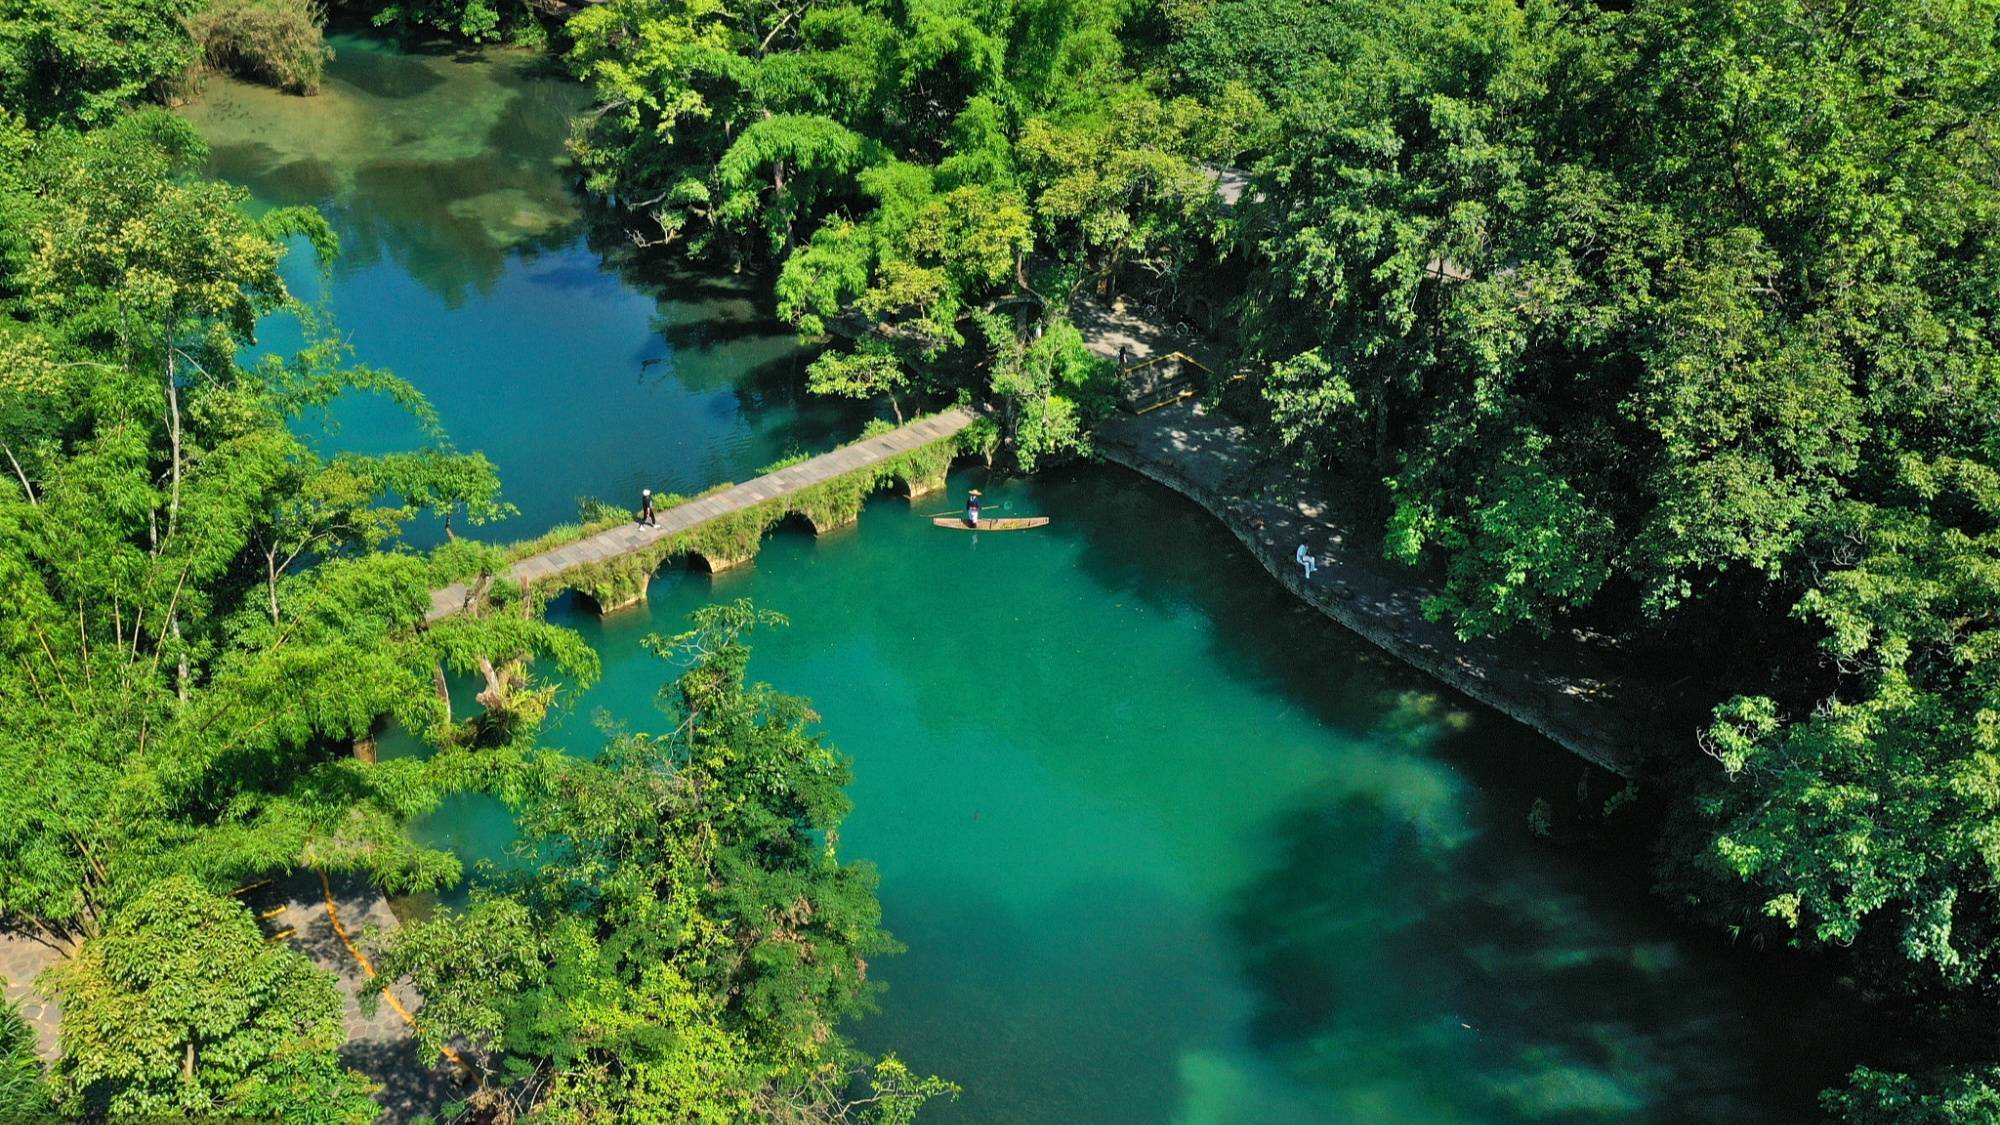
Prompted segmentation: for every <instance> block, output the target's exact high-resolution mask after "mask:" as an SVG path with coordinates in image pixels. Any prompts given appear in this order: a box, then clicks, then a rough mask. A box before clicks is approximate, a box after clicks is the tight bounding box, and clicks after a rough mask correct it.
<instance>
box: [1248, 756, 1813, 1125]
mask: <svg viewBox="0 0 2000 1125" xmlns="http://www.w3.org/2000/svg"><path fill="white" fill-rule="evenodd" d="M1268 827H1269V839H1270V841H1271V848H1272V853H1273V860H1274V862H1273V863H1272V865H1271V866H1270V868H1269V869H1268V870H1266V871H1265V872H1264V873H1263V874H1261V875H1260V876H1258V877H1257V878H1255V879H1253V880H1251V881H1250V882H1249V883H1248V884H1247V885H1246V886H1245V887H1244V888H1243V889H1242V891H1241V892H1240V893H1239V894H1238V895H1237V897H1236V901H1235V903H1234V905H1233V906H1232V908H1231V909H1230V913H1229V917H1230V925H1231V928H1232V929H1233V930H1234V932H1235V934H1236V937H1237V942H1238V947H1239V949H1240V951H1241V956H1242V966H1241V971H1242V973H1243V976H1244V978H1245V979H1246V980H1247V981H1249V982H1250V983H1251V984H1252V985H1253V986H1254V988H1255V990H1256V992H1257V995H1258V997H1259V1001H1258V1007H1257V1011H1256V1014H1255V1016H1254V1017H1253V1020H1252V1022H1251V1027H1252V1035H1253V1036H1254V1037H1255V1039H1256V1041H1257V1042H1258V1044H1259V1045H1260V1046H1261V1047H1263V1048H1265V1049H1266V1050H1267V1051H1269V1052H1271V1053H1272V1054H1274V1055H1275V1056H1276V1057H1278V1058H1280V1059H1282V1060H1283V1061H1284V1063H1285V1065H1286V1066H1287V1067H1288V1068H1289V1069H1290V1070H1292V1071H1293V1072H1294V1073H1295V1074H1296V1075H1297V1077H1299V1078H1300V1080H1302V1081H1305V1082H1309V1083H1324V1084H1332V1083H1334V1082H1336V1081H1337V1082H1339V1083H1341V1084H1345V1085H1353V1084H1357V1083H1361V1084H1367V1083H1370V1082H1381V1083H1385V1084H1386V1083H1392V1082H1395V1081H1396V1080H1398V1077H1399V1076H1402V1075H1408V1074H1424V1073H1430V1074H1441V1073H1449V1072H1450V1070H1451V1069H1452V1063H1453V1061H1454V1060H1462V1059H1463V1058H1464V1057H1465V1056H1466V1055H1467V1054H1468V1053H1470V1054H1472V1055H1473V1056H1475V1057H1477V1058H1478V1059H1479V1060H1480V1065H1479V1066H1478V1068H1477V1071H1476V1073H1475V1074H1471V1075H1468V1074H1465V1073H1463V1072H1461V1073H1460V1074H1459V1075H1457V1076H1456V1077H1455V1078H1453V1079H1452V1080H1447V1081H1438V1082H1435V1083H1434V1084H1433V1085H1432V1086H1431V1089H1430V1093H1431V1095H1432V1096H1433V1097H1438V1098H1441V1099H1443V1100H1445V1101H1447V1102H1448V1103H1449V1105H1450V1108H1451V1111H1452V1113H1453V1114H1454V1115H1455V1116H1460V1117H1463V1118H1466V1119H1471V1120H1523V1121H1528V1120H1550V1119H1558V1120H1610V1119H1618V1120H1654V1121H1678V1120H1704V1121H1752V1120H1771V1119H1773V1118H1774V1117H1780V1118H1781V1117H1787V1116H1792V1115H1795V1114H1797V1112H1798V1111H1799V1109H1800V1107H1803V1106H1806V1105H1810V1104H1811V1100H1812V1096H1813V1092H1814V1091H1815V1090H1817V1089H1819V1088H1820V1087H1822V1086H1824V1085H1826V1084H1828V1083H1829V1082H1831V1081H1833V1080H1835V1079H1836V1078H1837V1077H1838V1076H1837V1074H1836V1073H1832V1072H1830V1070H1831V1068H1829V1067H1828V1066H1827V1063H1828V1061H1829V1059H1828V1057H1827V1056H1828V1055H1829V1054H1831V1055H1832V1056H1833V1057H1834V1058H1835V1059H1838V1058H1846V1057H1848V1056H1846V1055H1844V1054H1839V1053H1838V1052H1828V1051H1826V1050H1825V1048H1826V1046H1827V1040H1828V1038H1829V1031H1828V1029H1829V1027H1837V1026H1838V1024H1829V1023H1828V1022H1827V1021H1828V1020H1829V1018H1830V1017H1832V1016H1834V1015H1835V1014H1836V1013H1835V1012H1833V1011H1832V1010H1831V1009H1832V1008H1833V1005H1831V1004H1827V1003H1823V1002H1818V1001H1816V1000H1814V999H1813V998H1812V994H1811V992H1809V991H1808V990H1807V989H1806V988H1804V987H1801V986H1802V985H1805V984H1807V983H1808V982H1805V981H1799V980H1793V981H1790V982H1787V983H1784V984H1774V983H1773V982H1771V981H1769V980H1761V981H1760V980H1753V979H1752V977H1751V973H1750V969H1751V966H1749V965H1746V964H1744V963H1742V962H1741V961H1740V960H1738V961H1735V962H1725V960H1724V957H1723V956H1722V955H1721V954H1720V953H1719V951H1715V950H1709V949H1700V948H1693V949H1690V948H1684V945H1683V942H1684V939H1685V938H1686V937H1687V936H1688V935H1676V934H1674V933H1673V932H1672V930H1671V929H1670V928H1668V927H1662V926H1658V925H1650V926H1649V925H1647V920H1648V919H1651V918H1655V917H1657V916H1658V914H1659V913H1660V906H1659V904H1658V903H1657V902H1648V901H1646V900H1644V898H1643V896H1642V895H1639V894H1635V893H1632V892H1633V888H1632V887H1631V880H1630V879H1629V878H1620V877H1617V876H1616V875H1613V876H1611V877H1591V876H1579V875H1578V874H1577V872H1576V871H1575V868H1576V867H1577V863H1576V862H1575V860H1576V857H1565V856H1562V855H1559V854H1555V853H1550V852H1542V853H1540V854H1535V855H1526V856H1523V855H1521V854H1520V852H1521V849H1519V848H1515V847H1509V846H1507V845H1506V844H1505V843H1504V842H1502V843H1496V842H1494V841H1491V840H1489V841H1487V842H1485V843H1484V844H1483V845H1481V846H1480V847H1453V846H1451V845H1450V844H1449V843H1447V842H1444V841H1440V840H1438V839H1436V838H1434V837H1432V836H1430V835H1429V834H1428V833H1426V832H1425V831H1424V830H1423V829H1422V828H1421V827H1420V826H1418V825H1415V824H1414V823H1412V822H1408V821H1403V820H1401V819H1399V818H1398V817H1396V816H1395V815H1394V814H1393V812H1392V811H1391V810H1389V809H1385V808H1384V807H1382V806H1381V805H1380V804H1378V803H1376V802H1373V801H1371V800H1368V799H1366V798H1364V797H1362V796H1359V795H1352V794H1349V795H1337V794H1327V795H1324V796H1323V798H1322V799H1320V800H1316V801H1311V802H1306V803H1302V804H1300V805H1299V806H1298V807H1296V808H1294V809H1293V810H1291V811H1289V812H1286V813H1284V814H1282V815H1280V816H1278V817H1277V818H1275V819H1274V821H1273V822H1272V823H1271V824H1270V825H1269V826H1268ZM1501 831H1505V829H1504V828H1503V829H1501ZM1585 866H1592V865H1588V864H1586V865H1585ZM1364 885H1366V886H1371V887H1373V888H1374V891H1373V892H1372V893H1371V896H1370V899H1369V900H1368V901H1366V903H1365V905H1364V904H1362V903H1357V901H1356V899H1355V897H1354V895H1353V889H1354V888H1355V887H1357V886H1364ZM1793 975H1797V974H1793ZM1758 1001H1770V1003H1768V1004H1760V1003H1758ZM1467 1041H1470V1042H1471V1043H1472V1044H1473V1045H1472V1047H1471V1049H1470V1051H1469V1052H1468V1049H1467V1047H1466V1046H1465V1044H1466V1042H1467ZM1815 1047H1816V1048H1818V1050H1812V1049H1810V1048H1815Z"/></svg>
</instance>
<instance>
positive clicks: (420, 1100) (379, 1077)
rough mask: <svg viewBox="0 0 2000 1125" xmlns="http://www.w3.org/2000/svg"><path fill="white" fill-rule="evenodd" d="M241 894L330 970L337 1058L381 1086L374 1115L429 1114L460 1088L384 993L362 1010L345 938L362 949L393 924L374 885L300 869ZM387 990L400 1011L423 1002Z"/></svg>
mask: <svg viewBox="0 0 2000 1125" xmlns="http://www.w3.org/2000/svg"><path fill="white" fill-rule="evenodd" d="M329 892H331V894H330V895H329ZM329 897H331V899H332V905H333V912H334V913H337V914H338V916H339V919H340V930H345V931H346V933H345V937H343V935H342V933H341V932H340V930H336V929H335V927H334V923H333V913H330V912H329V911H328V909H327V906H328V899H329ZM243 901H244V904H245V905H247V906H249V907H250V908H251V909H252V910H253V911H255V912H256V913H257V915H258V916H259V919H260V920H261V921H262V924H263V926H264V929H265V932H267V933H271V934H278V933H283V932H285V931H286V930H290V931H291V933H290V935H289V940H290V941H291V943H292V945H293V946H294V947H295V948H297V949H298V950H299V951H300V952H301V953H304V954H305V955H306V956H307V957H310V958H311V959H312V962H313V964H315V965H318V966H319V967H320V968H322V969H325V970H327V971H328V972H331V973H332V974H333V977H334V983H335V985H336V986H337V987H338V988H339V989H340V1001H341V1019H342V1021H343V1022H344V1023H345V1024H346V1026H347V1042H346V1043H345V1044H344V1045H342V1047H341V1048H340V1060H341V1061H342V1062H343V1063H346V1064H347V1065H348V1066H350V1067H352V1068H354V1069H355V1070H358V1071H360V1072H361V1073H362V1074H364V1075H366V1076H367V1077H368V1078H369V1080H370V1081H373V1082H375V1083H377V1084H379V1085H380V1086H381V1087H382V1090H381V1092H379V1093H377V1094H376V1095H375V1100H376V1101H377V1102H378V1103H380V1104H381V1106H382V1110H383V1113H382V1118H381V1120H383V1121H386V1122H398V1121H409V1120H412V1119H414V1118H416V1117H419V1116H423V1115H433V1116H434V1115H436V1114H437V1113H438V1111H439V1110H441V1109H443V1108H444V1106H445V1104H446V1103H447V1102H449V1101H451V1100H452V1099H454V1098H458V1097H463V1096H464V1095H465V1093H466V1090H467V1089H468V1088H467V1087H463V1086H461V1085H460V1084H459V1082H458V1079H457V1076H456V1074H455V1073H454V1068H453V1067H452V1066H451V1064H449V1063H446V1064H445V1065H444V1066H442V1067H437V1068H432V1067H428V1066H425V1065H424V1063H423V1059H422V1057H421V1052H420V1051H419V1049H418V1047H417V1041H416V1037H415V1035H414V1034H413V1033H412V1031H411V1029H410V1026H409V1024H408V1023H406V1022H405V1021H404V1019H403V1017H402V1015H400V1014H398V1012H397V1011H396V1008H395V1006H394V1005H391V1004H390V1003H389V1002H388V1001H387V1000H386V999H384V1000H383V1001H382V1002H381V1003H380V1004H378V1005H377V1006H376V1009H375V1014H374V1015H373V1016H367V1015H363V1014H362V1010H361V994H362V992H363V990H364V988H365V986H366V985H367V983H368V978H369V975H370V973H369V971H368V970H366V969H364V968H363V967H362V965H361V963H360V962H359V961H358V960H357V959H356V958H355V955H354V951H353V950H350V949H349V948H348V945H349V943H350V942H351V943H353V945H354V946H355V947H356V948H357V949H359V950H361V952H362V953H363V955H364V956H365V955H366V951H367V949H368V948H369V947H370V945H371V944H372V943H373V938H372V937H371V936H370V935H371V934H373V933H377V932H386V931H389V930H393V929H395V928H396V926H397V921H396V916H395V914H393V913H391V912H390V910H389V902H388V900H387V899H385V898H383V897H382V894H381V892H380V891H377V890H376V889H375V888H374V887H373V886H371V885H370V884H369V883H368V881H367V880H366V879H364V878H361V877H359V876H344V875H335V876H332V877H331V879H329V880H328V881H326V882H322V881H321V878H320V875H319V873H318V872H315V871H300V872H297V873H295V874H293V875H290V876H287V877H286V878H283V879H279V880H277V881H276V882H273V883H268V884H265V885H264V886H262V887H259V888H257V889H256V890H253V891H250V892H247V893H245V894H244V895H243ZM389 991H390V993H391V994H392V995H394V996H395V997H396V1001H397V1003H399V1004H401V1005H402V1007H403V1009H404V1010H405V1011H408V1012H411V1013H418V1012H420V1011H421V1009H422V1006H423V1001H422V1000H421V999H419V998H418V997H417V995H416V993H414V992H412V991H411V990H410V989H409V988H408V987H406V986H403V985H394V986H391V988H390V990H389Z"/></svg>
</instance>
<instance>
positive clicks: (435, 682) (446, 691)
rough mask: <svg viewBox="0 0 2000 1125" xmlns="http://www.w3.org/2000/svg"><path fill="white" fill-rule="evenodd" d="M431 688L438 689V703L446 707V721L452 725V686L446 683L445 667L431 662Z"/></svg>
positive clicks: (448, 724)
mask: <svg viewBox="0 0 2000 1125" xmlns="http://www.w3.org/2000/svg"><path fill="white" fill-rule="evenodd" d="M431 686H433V687H435V688H436V689H437V697H438V703H439V704H441V705H442V706H443V707H444V721H445V725H446V726H450V725H451V685H450V684H447V683H445V679H444V665H442V664H439V663H438V662H436V661H432V662H431Z"/></svg>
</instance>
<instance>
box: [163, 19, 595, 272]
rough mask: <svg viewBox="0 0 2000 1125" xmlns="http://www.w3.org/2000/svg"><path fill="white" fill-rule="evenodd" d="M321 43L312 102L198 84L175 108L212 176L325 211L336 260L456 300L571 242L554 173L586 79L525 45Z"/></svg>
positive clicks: (574, 225)
mask: <svg viewBox="0 0 2000 1125" xmlns="http://www.w3.org/2000/svg"><path fill="white" fill-rule="evenodd" d="M329 42H330V43H331V44H332V45H333V48H334V58H333V61H332V63H331V64H329V66H328V68H327V76H326V83H325V86H324V88H323V90H322V92H321V93H320V94H319V95H318V96H317V97H310V98H302V97H295V96H292V95H289V94H282V93H279V92H277V91H275V90H270V89H267V88H264V87H261V86H254V85H250V84H248V83H244V82H239V81H235V80H233V79H229V78H225V77H219V76H218V77H214V78H211V79H210V80H209V81H208V83H207V85H206V87H205V89H204V90H203V91H202V93H201V95H200V96H199V97H198V98H196V99H195V100H194V101H193V102H192V103H190V104H189V105H188V106H187V107H186V108H185V110H184V113H185V114H186V116H187V118H188V119H189V120H190V121H191V122H193V123H194V125H195V126H196V128H198V129H199V130H200V131H201V133H202V135H203V136H204V137H206V138H207V139H208V141H209V145H210V149H211V155H210V161H209V168H208V171H209V173H210V174H211V175H215V176H218V177H220V178H223V179H227V180H231V181H234V182H236V183H241V184H244V185H246V186H247V187H249V188H250V189H251V191H252V192H253V193H254V194H255V195H256V196H257V198H259V199H260V200H264V201H267V202H270V203H275V204H293V203H308V204H313V205H316V206H318V207H320V208H321V209H322V210H324V211H325V212H326V213H327V215H328V217H329V218H330V219H331V220H332V222H333V224H334V227H335V229H336V230H337V231H338V232H339V234H340V236H341V243H342V251H343V253H342V260H341V265H340V268H342V269H360V268H365V267H367V266H369V265H373V264H374V263H376V262H378V261H380V260H382V259H383V258H384V257H385V256H386V257H390V258H393V259H394V260H395V261H396V262H397V263H398V264H400V265H402V266H403V267H404V269H406V270H407V271H408V272H409V273H410V274H411V275H412V276H414V277H416V278H417V279H418V280H419V281H420V282H422V283H423V284H424V286H425V287H426V288H428V289H430V290H431V291H432V292H434V293H436V294H438V295H439V296H440V297H442V298H444V300H445V301H446V302H447V303H448V304H452V305H454V306H455V305H456V304H458V303H459V302H460V301H462V300H463V299H464V298H465V296H466V294H467V293H468V292H469V291H477V292H482V293H483V292H487V291H488V290H490V288H491V287H492V285H493V284H494V283H495V282H496V281H497V280H498V278H499V277H500V276H501V274H502V273H503V272H504V269H505V263H506V259H507V256H508V255H509V254H510V253H513V252H515V251H519V250H524V249H527V250H532V249H539V248H547V247H550V246H555V245H561V244H564V243H566V242H568V241H569V240H571V239H572V238H573V237H574V236H575V233H576V231H577V230H578V229H579V227H580V226H581V224H582V221H583V219H582V215H581V213H580V212H579V210H578V207H577V200H576V198H575V197H574V196H573V195H572V194H571V193H570V192H569V191H568V190H567V188H566V187H565V186H564V177H563V176H562V175H561V174H559V171H558V169H560V168H561V167H562V165H563V164H564V163H565V161H566V157H565V155H564V152H563V139H564V137H565V136H567V135H568V130H569V121H570V117H571V116H572V115H573V114H574V113H575V112H576V111H577V110H578V109H579V108H580V107H581V106H582V105H583V104H584V103H585V101H586V100H587V99H586V94H585V92H584V91H583V89H582V88H581V87H579V86H577V85H576V84H574V83H571V82H568V81H565V80H563V79H561V78H559V77H555V76H553V75H550V74H548V73H546V63H545V62H544V61H542V60H541V59H539V58H538V57H537V56H535V55H533V54H530V53H528V52H523V51H517V50H509V49H499V48H495V49H489V50H481V51H460V52H454V53H429V54H425V53H416V54H411V53H402V52H398V51H397V50H395V49H394V48H392V47H390V46H388V45H387V44H385V43H383V42H381V41H380V40H377V39H373V38H368V37H363V36H356V35H335V36H331V37H330V38H329Z"/></svg>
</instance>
